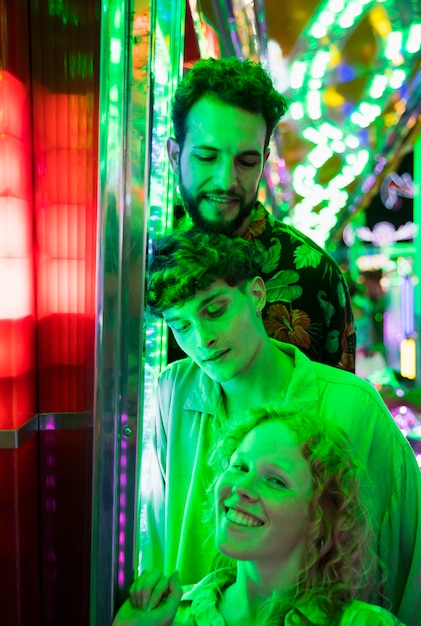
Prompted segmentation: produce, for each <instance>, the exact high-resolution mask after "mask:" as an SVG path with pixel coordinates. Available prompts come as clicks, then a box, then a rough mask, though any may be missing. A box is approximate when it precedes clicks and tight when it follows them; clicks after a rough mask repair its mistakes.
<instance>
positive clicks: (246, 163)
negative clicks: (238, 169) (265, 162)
mask: <svg viewBox="0 0 421 626" xmlns="http://www.w3.org/2000/svg"><path fill="white" fill-rule="evenodd" d="M238 162H239V164H240V165H241V166H242V167H247V168H252V167H256V166H257V165H260V161H246V160H244V159H239V160H238Z"/></svg>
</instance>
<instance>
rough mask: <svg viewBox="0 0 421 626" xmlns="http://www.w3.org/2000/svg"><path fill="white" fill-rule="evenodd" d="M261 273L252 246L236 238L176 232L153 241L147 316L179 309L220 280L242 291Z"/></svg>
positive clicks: (190, 231) (160, 314) (194, 232)
mask: <svg viewBox="0 0 421 626" xmlns="http://www.w3.org/2000/svg"><path fill="white" fill-rule="evenodd" d="M259 273H260V270H259V265H258V260H256V255H255V252H254V250H252V248H251V244H250V243H249V242H247V241H245V240H244V239H241V238H239V237H234V238H232V237H227V236H225V235H218V234H216V233H203V232H200V231H197V230H194V229H191V230H182V231H175V232H173V233H171V234H170V235H165V236H163V237H161V238H159V239H157V240H156V242H155V244H154V246H153V249H152V255H151V256H150V257H149V267H148V285H147V295H146V305H147V307H148V310H149V311H150V313H152V314H153V315H155V316H157V317H162V312H163V311H165V310H166V309H170V308H172V307H176V306H182V305H183V304H184V303H185V302H187V301H188V300H191V299H193V298H194V296H195V295H196V292H197V291H204V290H206V289H208V287H209V286H210V285H211V284H212V283H213V282H215V281H216V280H219V279H222V280H225V282H226V283H227V284H228V285H230V287H238V288H239V289H240V290H242V291H244V290H245V287H246V285H247V282H248V281H249V280H251V279H252V278H254V277H255V276H258V275H259Z"/></svg>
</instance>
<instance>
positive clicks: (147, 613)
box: [113, 569, 182, 626]
mask: <svg viewBox="0 0 421 626" xmlns="http://www.w3.org/2000/svg"><path fill="white" fill-rule="evenodd" d="M181 596H182V590H181V585H180V581H179V579H178V572H174V573H173V574H172V575H171V576H170V577H168V576H165V575H164V574H163V573H162V572H161V571H160V570H156V569H153V570H145V571H144V572H142V573H141V575H140V576H139V578H137V579H136V580H135V582H134V583H133V585H132V586H131V589H130V599H129V600H126V602H125V603H124V604H123V606H122V607H121V608H120V610H119V611H118V613H117V615H116V617H115V620H114V622H113V626H170V625H171V624H172V622H173V620H174V617H175V614H176V613H177V609H178V605H179V603H180V598H181Z"/></svg>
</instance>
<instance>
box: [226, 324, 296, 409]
mask: <svg viewBox="0 0 421 626" xmlns="http://www.w3.org/2000/svg"><path fill="white" fill-rule="evenodd" d="M293 369H294V363H293V359H292V358H291V357H290V356H289V355H287V354H285V353H284V352H281V350H279V349H278V348H277V347H276V346H275V345H274V344H273V343H272V342H271V341H270V339H269V337H267V336H264V338H263V340H262V344H261V345H260V347H259V350H258V352H257V354H256V355H255V358H254V360H253V363H252V364H251V365H250V367H249V369H248V370H247V371H245V372H242V373H241V374H239V375H238V376H236V377H235V378H233V379H231V380H229V381H228V382H224V383H221V387H222V390H223V394H224V401H225V408H226V412H227V414H228V415H231V414H234V413H235V414H236V415H237V414H239V413H240V414H241V413H243V412H246V411H249V410H250V409H252V408H258V407H262V406H268V405H269V404H276V403H278V402H279V400H280V398H281V395H282V394H283V392H284V391H285V389H286V388H287V387H288V384H289V380H290V378H291V376H292V371H293Z"/></svg>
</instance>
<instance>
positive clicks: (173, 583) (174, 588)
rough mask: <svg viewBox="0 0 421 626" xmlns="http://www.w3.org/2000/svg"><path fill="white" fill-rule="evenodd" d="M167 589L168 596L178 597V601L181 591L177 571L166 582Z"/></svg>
mask: <svg viewBox="0 0 421 626" xmlns="http://www.w3.org/2000/svg"><path fill="white" fill-rule="evenodd" d="M168 587H169V590H170V593H169V595H170V596H172V597H178V598H179V599H180V598H181V596H182V595H183V590H182V588H181V583H180V575H179V573H178V572H177V571H176V572H173V573H172V574H171V576H170V578H169V580H168Z"/></svg>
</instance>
